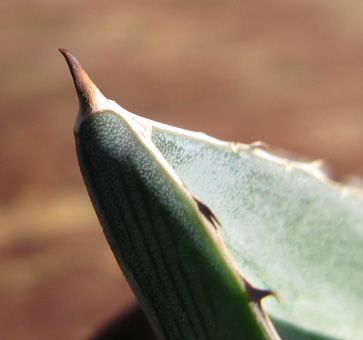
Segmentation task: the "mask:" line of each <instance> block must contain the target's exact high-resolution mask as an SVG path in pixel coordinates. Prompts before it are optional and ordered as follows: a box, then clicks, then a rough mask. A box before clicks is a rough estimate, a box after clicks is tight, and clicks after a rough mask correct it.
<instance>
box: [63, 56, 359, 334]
mask: <svg viewBox="0 0 363 340" xmlns="http://www.w3.org/2000/svg"><path fill="white" fill-rule="evenodd" d="M61 52H62V53H63V55H64V56H65V58H66V60H67V62H68V64H69V66H70V69H71V72H72V75H73V79H74V83H75V86H76V89H77V93H78V97H79V100H80V111H79V114H78V118H77V122H76V125H75V137H76V146H77V155H78V159H79V163H80V168H81V171H82V174H83V177H84V180H85V184H86V186H87V189H88V191H89V194H90V197H91V200H92V202H93V205H94V208H95V210H96V212H97V215H98V217H99V220H100V222H101V225H102V227H103V230H104V232H105V235H106V237H107V239H108V242H109V244H110V246H111V249H112V250H113V252H114V254H115V257H116V259H117V261H118V263H119V264H120V267H121V269H122V270H123V272H124V274H125V276H126V278H127V279H128V281H129V283H130V286H131V287H132V289H133V290H134V292H135V294H136V296H137V297H138V299H139V301H140V304H141V306H142V307H143V309H144V310H145V312H146V314H147V316H148V318H149V319H150V320H151V322H152V324H153V326H154V328H155V330H156V332H157V334H158V336H159V338H160V339H173V340H176V339H188V340H189V339H198V340H201V339H223V340H228V339H247V340H249V339H279V336H278V335H277V333H276V331H275V329H274V326H273V325H272V324H271V322H270V320H269V318H268V317H267V316H266V315H265V313H264V311H263V310H262V305H263V307H264V310H265V311H266V312H267V314H268V315H270V316H271V317H272V319H273V321H274V324H275V326H276V328H277V329H278V331H279V332H280V334H281V335H282V338H283V339H291V340H292V339H326V340H328V339H333V338H339V339H359V338H360V337H361V336H362V334H363V322H362V321H363V320H362V315H363V310H362V305H363V289H362V284H361V283H362V282H363V270H362V269H363V256H362V249H363V199H362V197H363V194H362V193H361V192H359V191H354V190H353V189H350V188H348V187H344V186H341V185H338V184H335V183H333V182H332V181H330V180H328V179H327V178H326V177H325V176H324V175H323V173H322V172H321V171H320V169H319V167H317V165H316V163H298V162H293V161H289V160H286V159H282V158H278V157H275V156H272V155H270V154H269V153H267V152H265V151H263V150H262V149H260V148H259V147H258V145H256V144H252V145H245V144H238V143H228V142H222V141H219V140H216V139H214V138H211V137H208V136H206V135H204V134H201V133H194V132H190V131H186V130H182V129H178V128H174V127H170V126H167V125H163V124H160V123H156V122H152V121H150V120H147V119H145V118H141V117H138V116H136V115H133V114H132V113H130V112H128V111H126V110H124V109H122V108H121V107H120V106H118V105H117V104H116V103H115V102H113V101H109V100H107V99H106V98H105V97H104V96H103V95H102V94H101V92H99V90H98V89H97V88H96V87H95V86H94V84H93V83H92V81H91V80H90V79H89V77H88V76H87V75H86V73H85V72H84V70H83V69H82V67H81V66H80V65H79V63H78V62H77V60H76V59H75V58H74V57H73V56H72V55H71V54H70V53H69V52H68V51H66V50H61ZM273 292H275V293H276V295H277V296H278V297H279V301H277V299H276V298H274V297H270V298H267V299H264V301H263V302H262V303H261V299H262V298H263V297H265V296H266V295H269V294H271V293H273Z"/></svg>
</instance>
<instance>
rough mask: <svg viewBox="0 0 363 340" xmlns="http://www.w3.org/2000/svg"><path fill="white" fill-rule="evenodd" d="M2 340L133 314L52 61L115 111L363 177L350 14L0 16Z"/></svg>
mask: <svg viewBox="0 0 363 340" xmlns="http://www.w3.org/2000/svg"><path fill="white" fill-rule="evenodd" d="M0 12H1V18H2V19H1V22H0V28H1V29H0V42H1V53H0V75H1V77H0V79H1V83H2V85H1V91H0V103H1V110H0V115H1V116H0V117H1V124H0V161H1V167H0V301H1V303H0V339H4V340H19V339H22V340H30V339H37V340H43V339H44V340H45V339H53V340H57V339H62V340H64V339H85V338H86V337H88V336H90V335H91V334H92V333H94V332H95V330H96V329H97V328H99V327H100V326H101V325H102V324H103V323H104V322H105V321H107V320H108V319H110V318H111V317H112V316H113V315H115V314H116V313H117V312H120V311H125V310H127V308H128V307H129V306H130V305H132V304H133V303H134V301H135V300H134V297H133V295H132V293H131V292H130V289H129V288H128V285H127V283H126V282H125V280H124V278H123V276H122V274H121V272H120V270H119V268H118V267H117V264H116V261H115V260H114V258H113V255H112V253H111V251H110V250H109V248H108V245H107V243H106V241H105V239H104V236H103V234H102V231H101V228H100V227H99V224H98V222H97V219H96V215H95V213H94V212H93V209H92V207H91V204H90V202H89V199H88V195H87V193H86V190H85V188H84V185H83V182H82V178H81V176H80V172H79V169H78V164H77V160H76V155H75V148H74V138H73V123H74V120H75V117H76V113H77V110H78V101H77V98H76V94H75V91H74V88H73V83H72V80H71V76H70V74H69V71H68V68H67V66H66V63H65V61H64V59H63V57H62V56H61V54H60V53H59V52H58V50H57V49H58V48H59V47H62V48H66V49H69V50H70V51H71V52H72V53H73V54H75V56H76V57H77V58H78V60H79V61H80V62H81V63H82V65H83V67H84V68H85V69H86V71H87V72H88V74H89V75H90V76H91V78H92V79H93V81H94V82H95V83H96V84H97V86H98V87H99V88H100V90H101V91H102V92H103V93H104V94H105V95H106V96H107V97H108V98H111V99H114V100H116V101H117V102H118V103H119V104H120V105H122V106H123V107H124V108H126V109H127V110H129V111H131V112H134V113H136V114H140V115H142V116H145V117H147V118H150V119H153V120H157V121H160V122H163V123H167V124H171V125H176V126H179V127H183V128H186V129H190V130H196V131H203V132H206V133H208V134H210V135H212V136H214V137H217V138H221V139H226V140H235V141H241V142H244V143H250V142H254V141H256V140H262V141H264V142H266V143H268V144H270V145H272V146H274V147H280V148H283V149H287V150H290V151H292V152H294V153H296V154H302V155H305V156H306V157H307V158H308V159H317V158H324V159H325V160H326V161H327V162H328V163H329V164H330V165H331V175H332V176H333V178H335V179H336V180H340V181H345V180H353V181H354V180H357V177H355V176H352V175H357V176H362V175H363V162H362V156H363V133H362V130H363V91H362V90H363V80H362V79H363V78H362V75H363V21H362V17H363V5H362V2H361V0H345V1H340V0H294V1H284V0H257V1H256V0H244V1H228V0H225V1H206V0H194V1H189V0H186V1H161V0H159V1H157V0H144V1H138V0H132V1H120V0H119V1H112V0H104V1H102V2H101V1H85V0H78V1H70V0H51V1H25V0H3V1H2V2H1V5H0Z"/></svg>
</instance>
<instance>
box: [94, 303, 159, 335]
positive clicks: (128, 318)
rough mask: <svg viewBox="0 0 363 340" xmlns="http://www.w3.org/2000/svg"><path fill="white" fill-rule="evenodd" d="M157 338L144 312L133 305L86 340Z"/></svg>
mask: <svg viewBox="0 0 363 340" xmlns="http://www.w3.org/2000/svg"><path fill="white" fill-rule="evenodd" d="M113 339H115V340H116V339H117V340H157V338H156V336H155V333H154V331H153V329H152V328H151V326H150V323H149V321H148V320H147V318H146V316H145V314H144V312H143V311H142V309H141V308H140V306H139V305H134V306H133V307H132V308H130V309H129V310H128V311H127V312H126V313H122V314H120V315H118V316H117V317H115V318H114V319H113V320H111V321H109V322H108V323H106V325H104V326H103V327H101V329H100V330H99V331H98V333H97V334H96V335H94V336H92V337H90V338H88V340H113Z"/></svg>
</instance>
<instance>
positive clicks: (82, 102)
mask: <svg viewBox="0 0 363 340" xmlns="http://www.w3.org/2000/svg"><path fill="white" fill-rule="evenodd" d="M59 51H60V52H61V53H62V54H63V56H64V58H65V59H66V61H67V64H68V67H69V69H70V71H71V74H72V78H73V82H74V86H75V87H76V91H77V95H78V99H79V106H80V112H82V113H83V115H87V114H90V113H93V112H95V111H96V110H97V109H99V108H100V106H102V105H100V104H102V102H103V101H104V100H106V98H105V97H104V96H103V95H102V93H101V92H100V91H99V89H98V88H97V87H96V85H95V84H94V83H93V82H92V80H91V79H90V78H89V76H88V75H87V73H86V71H85V70H84V69H83V67H82V66H81V64H80V63H79V62H78V60H77V59H76V58H75V57H74V55H73V54H72V53H70V52H69V51H67V50H66V49H63V48H60V49H59Z"/></svg>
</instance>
